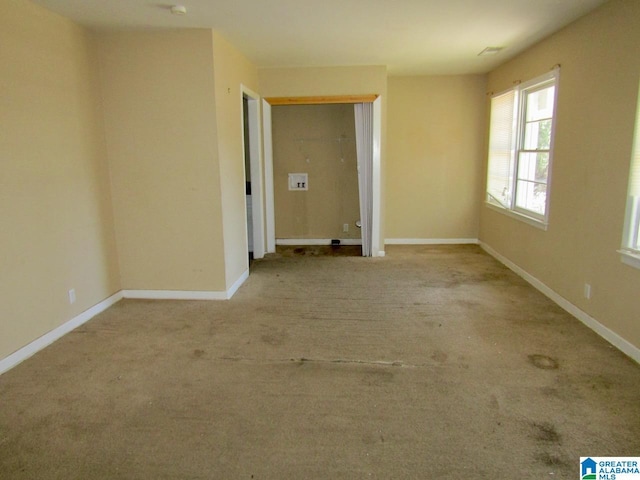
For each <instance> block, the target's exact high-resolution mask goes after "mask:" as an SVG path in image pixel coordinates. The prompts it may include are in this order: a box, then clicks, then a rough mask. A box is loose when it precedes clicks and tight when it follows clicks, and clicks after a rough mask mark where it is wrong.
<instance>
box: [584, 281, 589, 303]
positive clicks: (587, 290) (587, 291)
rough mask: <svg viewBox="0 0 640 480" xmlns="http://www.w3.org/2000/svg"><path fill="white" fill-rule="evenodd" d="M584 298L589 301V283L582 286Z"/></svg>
mask: <svg viewBox="0 0 640 480" xmlns="http://www.w3.org/2000/svg"><path fill="white" fill-rule="evenodd" d="M584 298H586V299H587V300H590V299H591V284H589V283H585V284H584Z"/></svg>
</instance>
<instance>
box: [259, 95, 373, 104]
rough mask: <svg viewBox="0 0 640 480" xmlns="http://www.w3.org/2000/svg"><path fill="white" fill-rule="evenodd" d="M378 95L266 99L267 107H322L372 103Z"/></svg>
mask: <svg viewBox="0 0 640 480" xmlns="http://www.w3.org/2000/svg"><path fill="white" fill-rule="evenodd" d="M376 98H378V95H376V94H371V95H336V96H318V97H267V98H265V100H266V101H267V103H269V105H272V106H275V105H324V104H331V103H372V102H373V101H374V100H375V99H376Z"/></svg>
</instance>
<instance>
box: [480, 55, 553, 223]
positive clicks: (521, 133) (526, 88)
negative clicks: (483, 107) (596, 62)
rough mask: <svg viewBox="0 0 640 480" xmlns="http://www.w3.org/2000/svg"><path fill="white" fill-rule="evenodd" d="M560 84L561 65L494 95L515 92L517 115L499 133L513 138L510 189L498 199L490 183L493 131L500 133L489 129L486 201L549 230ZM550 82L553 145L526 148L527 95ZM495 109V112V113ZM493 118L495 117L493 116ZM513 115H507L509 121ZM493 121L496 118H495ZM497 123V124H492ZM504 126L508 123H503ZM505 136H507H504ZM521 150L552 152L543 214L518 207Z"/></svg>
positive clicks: (511, 142) (511, 143)
mask: <svg viewBox="0 0 640 480" xmlns="http://www.w3.org/2000/svg"><path fill="white" fill-rule="evenodd" d="M559 84H560V69H559V68H554V69H553V70H552V71H551V72H549V73H546V74H544V75H541V76H539V77H536V78H534V79H531V80H529V81H527V82H524V83H521V84H519V85H516V86H515V87H513V88H510V89H508V90H505V91H503V92H500V93H498V94H496V95H493V96H492V102H493V100H494V99H498V98H500V97H504V96H507V95H511V96H513V118H512V121H511V123H512V124H511V127H510V131H508V132H506V131H501V132H498V135H499V134H503V135H505V136H506V137H508V138H509V142H510V145H509V154H508V155H509V167H508V168H509V178H508V188H507V189H506V190H507V191H506V194H507V195H505V198H503V199H502V200H501V199H498V198H496V196H494V195H493V194H492V193H491V192H490V191H489V186H490V175H491V171H492V168H491V167H492V153H493V151H492V138H493V134H494V133H496V132H494V131H493V128H490V130H491V131H490V132H489V153H488V162H487V185H486V189H485V192H486V197H485V205H486V206H487V207H489V208H491V209H493V210H496V211H498V212H500V213H502V214H505V215H507V216H510V217H513V218H516V219H518V220H520V221H523V222H525V223H528V224H530V225H533V226H534V227H537V228H541V229H543V230H546V229H547V227H548V224H549V205H550V194H551V173H552V167H553V150H554V139H555V131H556V124H557V115H556V113H557V109H558V90H559ZM550 85H554V87H555V89H554V102H553V113H552V116H551V132H550V145H549V150H548V151H547V150H526V149H524V140H525V126H526V122H525V119H526V105H525V102H526V100H527V95H528V94H529V93H534V92H536V91H538V90H541V89H543V88H547V87H549V86H550ZM493 113H494V112H493V111H492V112H491V114H492V117H493ZM492 120H493V118H492ZM508 120H509V119H507V122H506V123H509V122H508ZM492 123H493V122H492ZM492 127H493V125H492ZM502 127H503V128H504V127H505V125H504V124H503V125H502ZM503 138H504V137H503ZM520 152H531V153H535V152H548V154H549V163H548V173H547V180H546V198H545V209H544V214H539V213H537V212H534V211H532V210H528V209H525V208H522V207H518V206H517V205H516V198H517V188H518V184H517V182H518V168H519V159H518V157H519V153H520Z"/></svg>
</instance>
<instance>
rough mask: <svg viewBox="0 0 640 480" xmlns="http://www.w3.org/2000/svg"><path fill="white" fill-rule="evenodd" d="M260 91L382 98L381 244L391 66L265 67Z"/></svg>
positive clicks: (260, 71) (271, 94)
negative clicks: (389, 68) (367, 95)
mask: <svg viewBox="0 0 640 480" xmlns="http://www.w3.org/2000/svg"><path fill="white" fill-rule="evenodd" d="M258 75H259V80H260V93H261V94H262V95H263V96H264V97H287V96H290V97H295V96H300V97H306V96H316V95H358V94H360V95H364V94H372V93H373V94H378V95H380V96H381V99H382V139H381V146H380V150H381V152H380V159H381V161H380V163H381V165H380V169H381V176H382V184H381V225H380V236H379V239H378V242H379V243H378V244H379V245H380V246H381V247H382V246H384V238H385V224H384V218H385V209H386V207H385V180H384V179H385V175H386V155H387V152H386V149H387V69H386V67H385V66H379V65H373V66H353V67H309V68H261V69H258Z"/></svg>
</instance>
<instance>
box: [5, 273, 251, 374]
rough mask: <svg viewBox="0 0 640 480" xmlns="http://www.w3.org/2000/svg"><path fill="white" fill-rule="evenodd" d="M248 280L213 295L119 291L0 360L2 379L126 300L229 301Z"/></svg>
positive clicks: (162, 291) (240, 281) (202, 293)
mask: <svg viewBox="0 0 640 480" xmlns="http://www.w3.org/2000/svg"><path fill="white" fill-rule="evenodd" d="M247 278H249V270H245V271H244V273H243V274H242V275H240V278H238V280H236V282H235V283H234V284H233V285H232V286H231V288H230V289H229V290H227V291H226V292H214V291H211V292H209V291H182V290H120V291H119V292H117V293H114V294H113V295H111V296H110V297H109V298H107V299H105V300H103V301H102V302H100V303H98V304H97V305H94V306H93V307H91V308H89V309H88V310H85V311H84V312H82V313H81V314H80V315H78V316H76V317H74V318H72V319H71V320H69V321H67V322H65V323H63V324H62V325H60V326H59V327H57V328H55V329H53V330H51V331H50V332H48V333H45V334H44V335H42V336H41V337H40V338H37V339H36V340H34V341H33V342H31V343H29V344H28V345H25V346H24V347H22V348H21V349H20V350H17V351H16V352H14V353H12V354H11V355H9V356H8V357H5V358H3V359H0V375H2V374H3V373H4V372H6V371H8V370H10V369H12V368H13V367H15V366H16V365H18V364H19V363H21V362H23V361H25V360H26V359H27V358H29V357H31V356H33V355H35V354H36V353H38V352H39V351H40V350H42V349H43V348H45V347H47V346H49V345H51V344H52V343H53V342H55V341H56V340H58V339H59V338H61V337H63V336H64V335H66V334H67V333H69V332H70V331H71V330H73V329H75V328H77V327H79V326H80V325H82V324H83V323H86V322H87V321H89V320H90V319H92V318H93V317H95V316H96V315H97V314H99V313H101V312H103V311H105V310H106V309H107V308H109V307H110V306H112V305H113V304H115V303H116V302H118V301H120V300H122V299H123V298H132V299H145V300H228V299H230V298H231V297H233V295H234V294H235V293H236V292H237V291H238V289H239V288H240V287H241V286H242V284H243V283H244V282H245V281H246V280H247Z"/></svg>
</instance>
